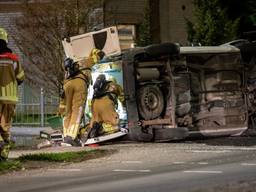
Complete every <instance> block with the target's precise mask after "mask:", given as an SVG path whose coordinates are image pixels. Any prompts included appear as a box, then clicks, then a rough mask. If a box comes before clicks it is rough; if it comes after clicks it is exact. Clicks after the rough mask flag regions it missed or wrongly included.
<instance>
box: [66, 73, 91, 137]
mask: <svg viewBox="0 0 256 192" xmlns="http://www.w3.org/2000/svg"><path fill="white" fill-rule="evenodd" d="M64 91H65V103H66V112H65V116H64V119H63V121H64V123H63V135H64V137H66V136H70V137H72V139H75V138H76V137H77V134H78V131H79V126H80V122H81V119H82V117H83V113H84V107H85V103H86V98H87V85H86V83H85V81H84V80H83V79H81V78H74V79H70V80H69V81H67V82H66V83H65V84H64Z"/></svg>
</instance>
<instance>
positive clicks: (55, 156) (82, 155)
mask: <svg viewBox="0 0 256 192" xmlns="http://www.w3.org/2000/svg"><path fill="white" fill-rule="evenodd" d="M107 154H110V151H107V150H101V149H95V150H90V151H78V152H62V153H39V154H28V155H22V156H21V157H19V160H20V161H49V162H80V161H84V160H87V159H92V158H98V157H102V156H104V155H107Z"/></svg>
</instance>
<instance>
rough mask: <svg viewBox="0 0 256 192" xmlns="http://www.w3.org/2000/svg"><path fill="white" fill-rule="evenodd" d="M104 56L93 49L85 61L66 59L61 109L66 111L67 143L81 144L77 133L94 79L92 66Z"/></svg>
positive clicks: (65, 131)
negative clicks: (89, 88) (92, 78)
mask: <svg viewBox="0 0 256 192" xmlns="http://www.w3.org/2000/svg"><path fill="white" fill-rule="evenodd" d="M103 56H104V53H103V52H102V51H100V50H97V49H93V50H92V52H91V54H90V56H89V58H88V59H86V60H84V61H80V62H74V61H73V60H72V59H71V58H67V59H65V61H64V67H65V71H66V75H65V76H66V77H65V80H64V85H63V89H64V95H63V98H62V100H61V103H60V106H59V110H61V111H64V119H63V135H64V143H65V144H68V145H72V146H79V145H81V143H80V141H79V139H78V138H77V135H78V132H79V128H80V123H81V120H82V117H83V114H84V109H85V104H86V99H87V90H88V87H89V85H90V83H91V81H92V80H91V67H92V66H93V65H94V64H95V63H96V62H98V60H100V59H101V58H102V57H103ZM63 109H64V110H63Z"/></svg>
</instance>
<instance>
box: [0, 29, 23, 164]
mask: <svg viewBox="0 0 256 192" xmlns="http://www.w3.org/2000/svg"><path fill="white" fill-rule="evenodd" d="M7 43H8V34H7V32H6V30H5V29H3V28H0V161H2V160H6V159H7V158H8V154H9V150H10V142H11V140H10V128H11V121H12V118H13V116H14V112H15V106H16V103H17V102H18V95H17V92H18V85H20V84H21V83H22V82H23V80H24V78H25V75H24V71H23V69H22V67H21V65H20V63H19V60H18V57H17V55H15V54H13V53H12V50H11V49H9V48H8V47H7Z"/></svg>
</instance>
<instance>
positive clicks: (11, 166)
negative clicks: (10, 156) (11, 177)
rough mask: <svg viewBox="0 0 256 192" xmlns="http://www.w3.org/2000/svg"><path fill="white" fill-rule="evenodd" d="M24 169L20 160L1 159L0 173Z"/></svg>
mask: <svg viewBox="0 0 256 192" xmlns="http://www.w3.org/2000/svg"><path fill="white" fill-rule="evenodd" d="M20 169H22V163H21V162H20V161H18V160H8V161H0V173H4V172H8V171H16V170H20Z"/></svg>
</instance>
